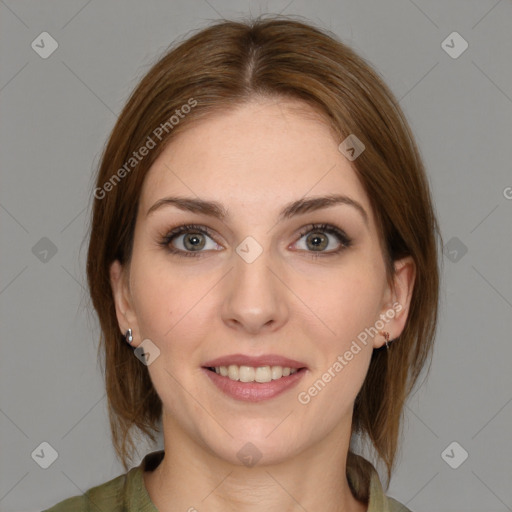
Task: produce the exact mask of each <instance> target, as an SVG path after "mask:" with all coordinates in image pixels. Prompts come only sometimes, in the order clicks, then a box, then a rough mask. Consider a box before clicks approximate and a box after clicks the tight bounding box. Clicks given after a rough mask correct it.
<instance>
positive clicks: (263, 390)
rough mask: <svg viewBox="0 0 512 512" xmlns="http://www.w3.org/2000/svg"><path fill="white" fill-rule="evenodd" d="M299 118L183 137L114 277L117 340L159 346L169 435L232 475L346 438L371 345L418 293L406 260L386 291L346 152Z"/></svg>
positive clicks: (153, 182) (279, 108) (251, 110)
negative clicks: (256, 461) (251, 461)
mask: <svg viewBox="0 0 512 512" xmlns="http://www.w3.org/2000/svg"><path fill="white" fill-rule="evenodd" d="M297 107H302V108H304V109H307V108H308V107H307V106H304V105H302V104H301V103H298V102H291V101H290V100H285V101H279V102H275V101H270V100H265V101H264V100H260V101H253V102H251V103H248V104H246V105H244V106H242V107H237V108H234V109H232V110H229V111H227V110H226V111H225V112H223V113H222V114H218V115H216V116H213V117H210V118H209V119H207V120H203V121H201V122H199V123H197V124H195V125H194V126H190V127H189V128H188V129H187V130H185V131H184V132H183V133H181V134H180V135H179V136H178V137H177V138H176V139H174V141H173V142H171V144H170V145H169V146H168V147H167V148H166V150H165V151H164V152H163V153H162V154H161V155H160V156H159V158H158V159H157V160H156V161H155V163H154V165H153V166H152V168H151V169H150V171H149V174H148V175H147V177H146V179H145V182H144V186H143V190H142V195H141V199H140V204H139V210H138V217H137V221H136V227H135V234H134V245H133V255H132V260H131V263H130V268H129V269H128V268H121V267H120V265H119V263H118V262H115V263H114V264H113V266H112V270H111V277H112V285H113V289H114V292H115V298H116V307H117V313H118V319H119V324H120V328H121V330H122V331H123V332H124V331H125V330H126V329H127V328H128V327H130V328H132V330H133V334H134V340H135V341H134V345H139V344H140V343H141V342H142V341H143V340H150V341H149V342H148V341H145V342H144V345H143V347H145V348H146V352H149V354H150V360H149V365H148V369H149V373H150V376H151V379H152V381H153V384H154V386H155V388H156V391H157V392H158V394H159V396H160V398H161V399H162V402H163V407H164V429H166V431H165V432H164V435H166V436H167V435H172V433H173V432H174V433H178V432H179V433H181V434H182V435H186V436H187V438H188V439H190V440H192V441H193V442H195V443H196V444H197V445H198V446H202V447H203V448H206V449H207V450H208V451H209V452H210V453H213V454H214V455H216V456H218V457H221V458H223V459H224V460H227V461H231V462H233V463H237V464H240V462H241V461H242V462H243V460H242V458H241V455H240V453H241V454H242V456H245V455H244V450H245V451H247V454H248V455H249V456H250V455H251V454H252V455H253V456H256V457H259V455H257V454H261V456H262V457H263V458H264V459H263V460H264V461H265V462H268V463H270V462H277V461H280V460H285V459H286V458H288V457H291V456H293V455H297V454H299V453H301V452H303V451H305V450H308V449H314V447H315V445H317V444H318V443H319V442H320V441H322V442H325V440H329V439H331V440H332V442H333V443H337V442H339V436H340V435H343V433H345V434H347V433H348V432H349V431H350V423H351V418H352V408H353V404H354V400H355V398H356V395H357V393H358V392H359V390H360V388H361V385H362V383H363V381H364V378H365V375H366V372H367V370H368V365H369V361H370V357H371V354H372V350H373V349H374V348H375V347H380V346H382V345H383V344H384V341H385V339H384V337H383V336H382V335H380V334H376V331H378V330H385V331H388V332H389V333H390V338H391V339H393V338H395V337H397V336H398V335H399V334H400V332H401V330H402V329H403V326H404V322H405V317H406V311H407V306H408V298H409V295H410V291H411V286H412V284H411V283H412V279H413V277H412V276H413V272H412V264H410V262H409V263H408V264H405V265H404V264H401V265H398V269H399V271H398V274H397V276H398V277H397V285H398V288H397V289H396V290H394V291H393V290H391V289H390V288H388V285H387V282H386V274H385V265H384V259H383V255H382V252H381V248H380V245H379V241H378V234H377V229H376V224H375V219H374V217H373V214H372V210H371V207H370V202H369V199H368V197H367V195H366V193H365V191H364V190H363V187H362V186H361V184H360V182H359V180H358V178H357V176H356V173H355V171H354V170H353V169H352V167H351V163H350V162H349V161H348V160H347V159H346V158H345V156H344V155H343V154H342V153H341V152H340V151H339V150H338V145H339V142H341V141H337V140H335V138H334V137H333V135H332V133H331V132H330V130H329V128H328V127H327V125H325V124H324V123H323V122H321V121H320V120H319V119H315V117H314V116H313V115H311V114H312V112H310V113H309V114H310V115H307V112H305V111H300V110H298V109H297ZM333 196H336V197H337V198H338V199H339V200H338V201H333V202H331V203H329V204H328V205H327V206H326V204H327V203H326V202H323V203H322V202H321V201H316V202H315V201H312V200H316V199H318V198H325V197H333ZM177 199H179V201H180V202H176V200H177ZM205 202H207V203H208V204H206V203H205ZM210 203H215V205H214V206H213V205H211V204H210ZM221 214H222V216H221ZM186 225H193V226H192V227H188V228H184V227H183V226H186ZM176 228H180V229H181V231H180V230H177V231H174V232H173V230H176ZM402 263H407V262H406V261H405V260H404V262H402ZM128 270H129V272H128ZM155 347H157V349H158V350H159V354H158V351H157V350H156V349H155ZM284 358H286V359H287V360H284ZM288 360H291V361H288ZM141 364H142V363H141ZM208 367H217V371H218V372H221V373H220V374H218V373H216V372H215V371H212V370H211V369H208ZM220 367H223V368H220ZM257 368H259V369H257ZM262 368H263V369H262ZM286 368H292V370H291V374H290V375H289V376H286V374H287V373H288V372H289V371H290V370H287V369H286ZM226 373H228V375H227V376H226V375H225V374H226ZM283 373H284V376H280V375H282V374H283ZM237 378H238V379H242V381H248V382H242V381H241V380H236V379H237ZM254 379H256V381H255V380H254ZM257 381H262V382H257ZM265 381H267V382H265ZM268 381H269V382H268ZM336 439H337V441H336ZM249 442H250V443H252V445H254V447H248V446H249V445H246V443H249ZM240 450H241V452H240ZM251 450H252V451H253V452H254V453H252V452H251ZM263 460H262V462H263Z"/></svg>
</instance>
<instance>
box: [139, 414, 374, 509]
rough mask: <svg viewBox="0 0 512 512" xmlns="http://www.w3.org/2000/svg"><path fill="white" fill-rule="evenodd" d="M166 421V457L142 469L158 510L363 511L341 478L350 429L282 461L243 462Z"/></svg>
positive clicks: (362, 507) (344, 469)
mask: <svg viewBox="0 0 512 512" xmlns="http://www.w3.org/2000/svg"><path fill="white" fill-rule="evenodd" d="M165 423H166V422H165V420H164V432H168V433H169V435H166V436H165V439H164V441H165V457H164V459H163V460H162V462H161V463H160V464H159V466H158V467H157V468H156V469H155V470H154V471H152V472H147V473H144V481H145V484H146V488H147V490H148V493H149V495H150V497H151V500H152V501H153V503H154V504H155V506H156V507H157V508H158V510H159V512H175V511H181V512H182V511H184V510H186V511H190V512H194V511H195V510H196V511H199V510H206V509H207V510H208V511H209V512H220V511H222V512H231V511H233V512H234V511H237V512H253V511H254V512H256V511H258V512H259V511H261V510H266V511H268V512H277V511H280V512H282V511H295V510H297V511H299V510H300V511H304V510H323V511H324V512H340V511H343V512H364V511H366V510H367V507H366V505H365V504H363V503H361V502H360V501H357V500H356V499H355V498H354V496H353V495H352V493H351V491H350V487H349V485H348V481H347V477H346V458H347V453H348V447H349V439H350V431H349V432H348V435H347V433H345V436H343V435H342V432H340V431H333V432H332V433H331V435H330V436H328V437H327V438H324V439H322V440H321V441H319V442H318V443H317V444H314V445H311V446H310V447H309V448H308V449H307V450H304V451H302V452H300V453H298V454H296V455H295V456H293V457H287V458H286V460H283V461H280V462H276V463H274V464H268V465H263V464H256V465H254V466H252V467H248V466H244V465H237V464H234V463H231V462H229V461H226V460H224V459H222V458H219V457H218V456H216V455H215V454H212V453H211V451H207V450H205V448H204V446H200V445H199V444H198V443H196V442H194V441H193V440H192V439H191V438H190V437H189V436H187V435H185V433H184V432H183V431H182V430H180V429H177V428H172V429H171V430H172V431H171V430H169V429H166V428H165V426H166V425H165ZM173 427H175V425H173ZM340 440H341V441H340Z"/></svg>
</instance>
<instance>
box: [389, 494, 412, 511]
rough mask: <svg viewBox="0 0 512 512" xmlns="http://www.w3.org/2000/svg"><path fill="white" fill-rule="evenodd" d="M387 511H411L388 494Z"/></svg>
mask: <svg viewBox="0 0 512 512" xmlns="http://www.w3.org/2000/svg"><path fill="white" fill-rule="evenodd" d="M388 504H389V512H412V510H410V509H408V508H407V507H406V506H405V505H402V504H401V503H399V502H398V501H396V500H395V499H393V498H390V497H389V496H388Z"/></svg>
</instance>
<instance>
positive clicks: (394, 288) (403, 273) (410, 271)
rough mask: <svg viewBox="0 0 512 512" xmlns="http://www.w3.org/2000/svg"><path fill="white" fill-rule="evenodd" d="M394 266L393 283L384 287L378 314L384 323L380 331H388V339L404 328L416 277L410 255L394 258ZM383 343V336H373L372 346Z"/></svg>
mask: <svg viewBox="0 0 512 512" xmlns="http://www.w3.org/2000/svg"><path fill="white" fill-rule="evenodd" d="M394 267H395V275H394V276H393V283H392V285H391V286H390V285H388V287H387V289H386V293H385V297H386V298H385V300H384V306H383V309H382V311H381V315H380V320H381V322H382V323H384V324H385V325H384V328H383V329H382V331H387V332H388V333H389V340H394V339H396V338H398V337H399V336H400V334H402V331H403V330H404V327H405V323H406V320H407V317H408V316H409V308H410V304H411V297H412V291H413V289H414V282H415V278H416V264H415V263H414V260H413V259H412V257H411V256H407V257H405V258H403V259H400V260H396V261H395V263H394ZM385 343H386V340H385V338H384V337H383V336H381V335H379V336H375V338H374V342H373V345H374V348H379V347H382V346H383V345H384V344H385Z"/></svg>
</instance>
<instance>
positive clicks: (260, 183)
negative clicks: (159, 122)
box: [141, 99, 371, 211]
mask: <svg viewBox="0 0 512 512" xmlns="http://www.w3.org/2000/svg"><path fill="white" fill-rule="evenodd" d="M339 142H340V141H339V140H337V138H336V137H335V135H334V133H333V131H332V129H331V128H330V127H329V125H328V124H327V122H326V121H325V120H324V119H323V118H322V117H321V116H320V115H319V114H318V113H317V112H315V111H314V110H313V109H312V108H311V107H310V106H308V105H307V104H305V103H303V102H300V101H295V100H283V99H279V100H269V99H266V100H254V101H251V102H249V103H247V104H243V105H241V106H237V107H236V108H233V109H230V110H226V111H222V112H218V113H215V114H213V115H211V116H209V117H207V118H204V119H202V120H201V121H199V122H195V123H193V124H191V125H190V126H189V127H187V128H186V129H185V130H184V131H183V132H181V133H180V134H178V135H177V136H176V137H175V138H174V139H173V140H172V141H171V142H170V143H169V145H168V146H167V147H166V148H165V149H164V151H163V152H162V153H161V154H160V156H159V157H158V158H157V160H156V161H155V162H154V164H153V166H152V167H151V169H150V170H149V172H148V175H147V176H146V179H145V181H144V185H143V190H142V195H141V205H142V210H143V211H147V209H148V208H149V207H150V206H151V205H152V204H153V203H154V202H155V201H157V200H158V199H160V198H162V197H164V196H165V195H167V194H169V195H171V194H172V195H185V196H188V197H190V196H198V197H200V198H204V199H213V200H217V201H220V202H228V203H229V206H230V209H231V207H233V208H236V207H237V206H239V207H240V208H247V207H253V208H254V209H255V211H257V210H258V209H260V208H263V209H265V210H269V209H274V208H275V209H276V210H278V209H279V207H280V205H281V204H283V203H287V202H289V201H293V200H296V199H299V198H301V197H304V196H306V197H307V196H313V195H314V196H316V195H323V194H333V193H340V194H345V195H349V196H351V197H352V198H353V199H356V200H357V201H359V202H360V203H362V205H363V206H364V207H365V209H367V211H368V210H371V208H370V204H369V200H368V197H367V195H366V193H365V191H364V189H363V187H362V185H361V183H360V181H359V179H358V177H357V174H356V172H355V170H354V169H353V168H352V165H351V163H350V162H349V161H348V160H347V159H346V158H345V157H344V156H343V154H341V153H340V151H339V150H338V145H339Z"/></svg>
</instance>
